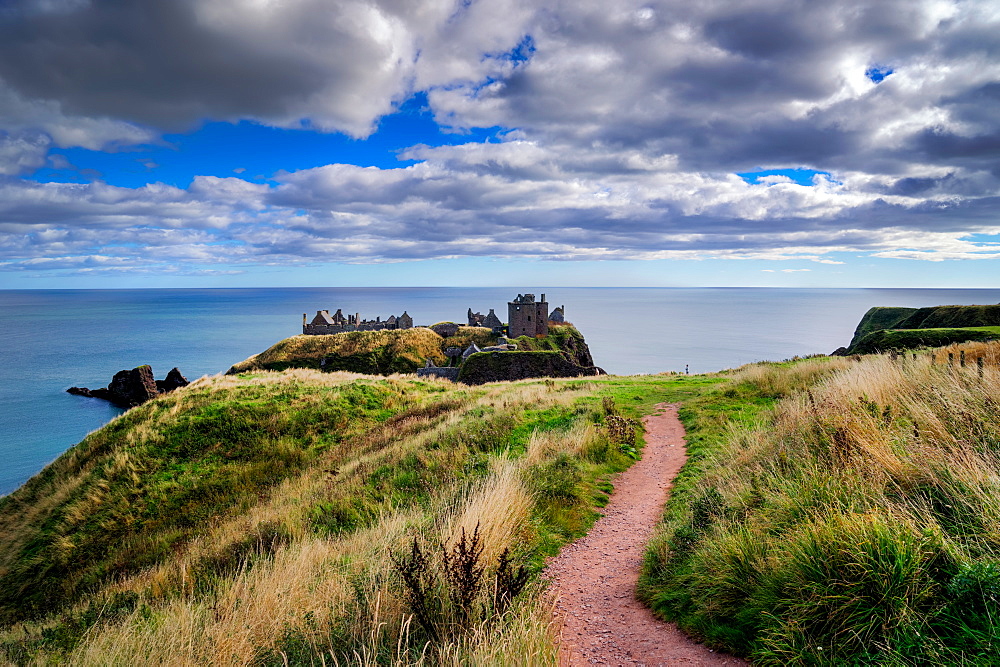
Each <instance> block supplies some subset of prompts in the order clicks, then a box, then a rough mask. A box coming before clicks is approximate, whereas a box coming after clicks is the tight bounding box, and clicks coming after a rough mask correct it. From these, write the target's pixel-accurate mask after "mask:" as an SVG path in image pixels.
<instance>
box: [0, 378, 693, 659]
mask: <svg viewBox="0 0 1000 667" xmlns="http://www.w3.org/2000/svg"><path fill="white" fill-rule="evenodd" d="M702 385H704V380H700V379H699V380H694V379H689V378H662V377H644V378H625V379H618V378H602V379H600V380H592V379H590V378H588V379H587V380H586V381H584V380H554V381H553V380H549V381H547V382H543V381H536V382H522V383H516V384H499V385H491V386H487V387H468V386H465V385H456V384H452V383H450V382H443V381H438V380H420V379H417V378H415V377H412V376H405V377H404V376H392V377H386V378H382V377H371V376H361V375H356V374H350V373H342V372H341V373H319V372H316V371H312V370H303V369H294V370H286V371H283V372H269V371H255V372H253V373H245V374H242V375H239V376H222V377H214V378H203V379H201V380H199V381H197V382H195V383H193V384H192V385H191V386H189V387H185V388H182V389H178V390H177V391H176V392H174V393H172V394H170V395H167V396H163V397H159V398H157V399H154V400H153V401H151V402H149V403H147V404H145V405H142V406H140V407H138V408H134V409H132V410H130V411H128V412H127V413H125V414H124V415H122V416H121V417H119V418H118V419H116V420H114V421H112V422H111V423H109V424H108V425H107V426H105V427H104V428H102V429H100V430H98V431H96V432H94V433H93V434H91V435H90V436H88V437H87V438H86V439H85V440H84V441H83V442H81V443H80V444H79V445H77V446H76V447H74V448H72V449H71V450H69V451H68V452H67V453H66V454H64V455H63V456H62V457H60V458H59V459H58V460H56V461H55V462H54V463H52V464H51V465H50V466H48V467H47V468H46V469H45V470H44V471H43V472H42V473H40V474H39V475H37V476H36V477H35V478H33V479H32V480H30V481H29V482H28V483H27V484H26V485H25V486H24V487H22V488H21V489H19V490H18V491H16V492H14V493H13V494H11V495H10V496H7V497H5V498H3V499H0V538H2V539H0V662H3V659H4V657H6V658H7V659H9V660H11V661H13V662H15V663H17V664H26V663H35V662H39V663H73V664H94V665H98V664H101V665H103V664H130V665H133V664H148V665H159V664H164V663H170V664H191V665H195V664H208V663H213V664H219V663H220V662H223V663H232V664H282V663H284V662H285V661H288V663H290V664H313V663H315V664H319V663H321V662H322V660H323V659H325V660H326V661H327V662H331V661H332V660H333V659H337V660H339V661H340V662H341V663H342V664H343V663H344V662H345V661H348V662H350V661H352V660H355V656H359V655H360V656H367V657H366V658H365V659H364V660H365V661H366V662H367V663H368V664H373V663H386V662H399V663H401V664H410V663H416V662H418V661H419V660H420V659H421V656H424V657H425V658H426V659H429V660H431V661H432V662H434V663H435V664H498V663H500V662H503V661H504V660H506V659H507V658H508V657H509V656H512V655H518V656H523V657H524V659H525V660H526V661H527V662H529V663H531V664H554V662H555V647H554V646H553V644H552V640H551V635H550V633H549V624H550V617H549V612H548V610H547V609H546V608H545V607H544V605H543V604H542V602H541V597H540V596H541V592H540V589H539V588H538V586H537V585H536V584H535V583H532V578H533V576H534V573H535V572H537V570H538V569H539V568H540V567H541V565H542V563H543V560H544V558H545V556H547V555H551V554H553V553H554V552H555V551H556V550H557V549H558V547H559V545H561V544H563V543H565V542H566V541H567V540H568V539H570V538H572V537H574V536H578V535H580V534H581V533H582V532H583V531H584V530H585V529H586V527H587V526H588V525H590V523H591V522H592V521H593V519H594V518H595V517H596V514H595V512H594V509H593V507H594V504H595V503H598V504H599V503H601V502H602V500H603V499H605V498H606V497H607V496H606V494H605V493H604V491H602V490H601V487H603V488H608V487H607V486H606V482H604V481H602V480H604V479H606V478H607V476H608V475H609V474H611V473H612V472H613V471H616V470H620V469H622V468H624V467H626V466H627V465H628V464H629V463H630V462H631V460H632V458H631V455H632V454H634V451H635V450H634V449H633V444H639V443H633V441H631V440H622V439H620V438H621V436H614V437H615V438H617V439H614V440H613V439H611V435H609V432H608V430H607V428H606V426H605V421H606V420H607V419H609V418H610V417H611V415H618V416H621V413H619V409H618V408H616V407H615V403H614V400H613V397H616V396H617V397H618V398H619V401H620V403H621V405H622V407H621V412H622V413H624V415H625V416H629V417H637V416H639V415H640V414H642V412H640V411H638V410H637V409H636V408H635V407H633V406H639V409H640V410H648V409H649V408H650V407H651V406H652V404H653V403H655V402H657V401H662V400H676V398H677V397H678V396H679V395H683V394H684V393H685V392H689V393H690V392H691V391H698V390H699V388H700V386H702ZM602 397H607V398H608V399H609V401H611V402H610V403H609V402H603V403H602ZM616 418H618V417H616ZM442 544H444V545H445V546H446V552H447V553H451V554H453V555H454V557H455V558H459V557H461V558H466V560H465V561H463V562H465V563H466V565H468V566H469V567H471V568H472V571H476V572H481V573H482V574H481V576H482V577H484V578H483V579H482V581H481V584H476V585H475V586H473V587H472V588H469V587H468V586H466V584H462V583H461V582H460V581H458V580H455V579H454V578H451V575H449V574H448V572H449V571H450V570H448V566H447V563H446V562H445V561H443V560H442V555H441V554H442V550H441V545H442ZM461 545H464V546H461ZM470 545H471V546H470ZM470 549H471V551H470ZM463 550H464V551H463ZM463 553H464V554H466V556H461V554H463ZM469 554H473V556H469ZM469 558H471V560H468V559H469ZM449 562H450V561H449ZM408 577H409V578H408ZM463 581H465V580H463ZM463 586H464V588H463ZM497 591H499V593H498V592H497ZM498 596H499V597H498ZM338 656H339V657H338Z"/></svg>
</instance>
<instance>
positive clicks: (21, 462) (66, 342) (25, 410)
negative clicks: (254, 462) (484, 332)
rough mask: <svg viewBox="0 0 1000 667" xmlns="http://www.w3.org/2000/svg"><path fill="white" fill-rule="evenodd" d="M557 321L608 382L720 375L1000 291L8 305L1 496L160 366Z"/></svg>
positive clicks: (309, 295) (82, 297)
mask: <svg viewBox="0 0 1000 667" xmlns="http://www.w3.org/2000/svg"><path fill="white" fill-rule="evenodd" d="M525 291H531V292H534V293H535V294H536V295H540V294H541V293H543V292H544V293H546V295H547V296H548V300H549V304H550V307H553V308H554V307H555V306H557V305H562V304H565V306H566V318H567V319H568V320H569V321H571V322H573V323H574V324H576V325H577V327H579V328H580V330H581V331H583V333H584V335H585V336H586V338H587V341H588V342H589V344H590V347H591V351H592V352H593V354H594V359H595V361H596V362H597V364H598V365H599V366H602V367H604V368H605V369H606V370H607V371H608V372H611V373H620V374H628V373H650V372H659V371H666V370H683V369H684V367H685V365H689V366H690V369H691V372H692V373H698V372H705V371H715V370H719V369H722V368H730V367H734V366H739V365H741V364H744V363H748V362H752V361H759V360H765V359H767V360H779V359H785V358H788V357H791V356H793V355H806V354H812V353H817V352H830V351H831V350H833V349H835V348H837V347H839V346H841V345H846V344H847V342H848V341H849V340H850V338H851V335H852V333H853V331H854V327H855V326H856V324H857V322H858V320H859V319H860V318H861V316H862V315H863V314H864V312H865V311H866V310H867V309H868V308H870V307H871V306H876V305H894V306H933V305H940V304H948V303H955V304H958V303H962V304H965V303H998V302H1000V290H899V289H868V290H859V289H844V290H841V289H830V290H817V289H759V288H705V289H688V288H677V289H670V288H564V287H560V288H553V287H549V288H541V287H534V286H529V287H514V288H488V289H487V288H467V289H466V288H437V287H434V288H343V289H341V288H286V289H177V290H171V289H163V290H30V291H0V350H2V357H0V405H2V406H3V409H2V410H0V461H2V466H0V494H4V493H9V492H10V491H12V490H13V489H15V488H17V486H19V485H20V484H22V483H24V481H26V480H27V479H28V478H29V477H31V476H32V475H34V474H35V473H36V472H38V471H39V470H40V469H41V468H42V467H43V466H44V465H45V464H47V463H48V462H49V461H51V460H53V459H54V458H56V457H57V456H58V455H59V454H61V453H62V452H63V451H65V450H66V449H67V448H68V447H69V446H71V445H72V444H74V443H76V442H78V441H79V440H80V439H81V438H82V437H83V436H84V435H86V434H87V433H88V432H89V431H91V430H93V429H95V428H98V427H100V426H101V425H102V424H104V423H105V422H107V421H108V420H109V419H111V418H112V417H113V416H114V415H116V414H118V410H116V409H115V408H113V407H111V406H110V405H108V404H107V403H105V402H103V401H100V400H96V399H88V398H83V397H80V396H71V395H69V394H67V393H65V390H66V388H68V387H70V386H72V385H78V386H85V387H92V388H93V387H100V386H104V385H106V384H107V383H108V381H109V380H110V379H111V376H112V375H114V373H115V372H117V371H119V370H121V369H123V368H133V367H135V366H138V365H140V364H150V365H151V366H152V367H153V370H154V372H155V374H156V376H157V377H158V378H162V377H163V376H164V375H165V374H166V372H167V371H168V370H170V368H172V367H173V366H178V367H180V369H181V371H182V372H183V373H184V374H185V375H186V376H187V377H188V378H189V379H194V378H196V377H200V376H201V375H205V374H212V373H221V372H225V370H226V369H227V368H228V367H229V366H230V365H232V364H233V363H235V362H237V361H240V360H242V359H245V358H246V357H248V356H250V355H251V354H254V353H256V352H260V351H261V350H263V349H265V348H267V347H268V346H270V345H271V344H272V343H274V342H276V341H277V340H280V339H281V338H285V337H287V336H291V335H294V334H297V333H299V332H300V331H301V322H302V313H309V315H310V317H311V316H312V315H313V314H315V311H316V310H319V309H329V310H331V311H333V310H336V309H337V308H343V310H344V312H345V313H355V312H360V313H361V314H362V316H365V317H375V316H376V315H378V316H381V317H383V318H385V317H388V316H389V315H399V314H400V313H402V312H403V310H407V311H408V312H409V313H410V315H412V316H413V318H414V320H415V322H416V323H417V324H431V323H434V322H439V321H441V320H452V321H459V322H461V321H464V318H465V312H466V309H467V308H469V307H472V309H473V310H475V311H479V312H483V313H486V312H488V310H489V308H495V309H496V311H497V313H498V314H500V315H501V317H503V314H504V313H506V303H507V301H508V300H510V299H512V298H513V297H514V296H516V294H517V293H518V292H525Z"/></svg>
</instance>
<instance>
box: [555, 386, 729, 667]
mask: <svg viewBox="0 0 1000 667" xmlns="http://www.w3.org/2000/svg"><path fill="white" fill-rule="evenodd" d="M643 422H644V423H645V425H646V447H645V450H644V451H643V456H642V460H641V461H639V462H637V463H636V464H635V465H633V466H632V467H631V468H629V469H628V470H626V471H625V472H623V473H622V474H621V475H620V476H619V477H618V479H617V480H616V481H615V492H614V493H613V494H612V496H611V502H609V503H608V505H607V507H605V508H604V510H603V511H604V517H603V518H601V519H600V520H598V521H597V523H596V524H594V527H593V528H592V529H591V531H590V533H588V534H587V535H586V536H585V537H583V538H581V539H579V540H577V541H576V542H574V543H573V544H571V545H569V546H568V547H566V548H565V549H563V551H562V553H561V554H560V555H559V556H557V557H556V558H554V559H553V560H552V561H551V562H550V563H549V565H548V567H547V568H546V576H547V577H548V578H549V579H550V580H551V582H552V585H551V588H550V590H551V591H552V592H553V593H554V594H555V596H556V613H557V615H558V617H559V620H560V621H561V623H562V629H561V632H560V642H561V643H560V664H561V665H588V664H596V665H650V666H652V665H743V664H745V663H744V662H743V661H742V660H739V659H737V658H733V657H731V656H726V655H721V654H718V653H714V652H712V651H711V650H710V649H708V648H706V647H705V646H703V645H701V644H698V643H695V642H694V641H692V640H691V639H689V638H688V637H687V636H686V635H685V634H684V633H682V632H681V631H680V630H678V629H677V627H676V626H675V625H673V624H672V623H665V622H663V621H661V620H659V619H657V618H656V617H654V616H653V614H652V612H650V611H649V609H647V608H646V607H645V606H644V605H643V604H642V603H641V602H639V601H638V600H636V599H635V586H636V582H637V581H638V580H639V568H640V567H641V565H642V557H643V554H644V552H645V548H646V543H647V542H648V541H649V538H650V536H651V535H652V532H653V528H654V527H655V526H656V524H657V522H658V521H659V519H660V515H661V513H662V511H663V503H664V502H665V501H666V499H667V492H668V490H669V489H670V483H671V481H672V480H673V479H674V477H675V476H676V475H677V472H678V471H679V470H680V469H681V466H682V465H684V459H685V458H686V453H685V451H684V427H683V426H681V423H680V421H679V420H678V419H677V406H676V405H669V404H666V403H661V404H660V405H658V406H657V412H656V413H654V414H653V415H650V416H648V417H646V418H645V419H644V420H643Z"/></svg>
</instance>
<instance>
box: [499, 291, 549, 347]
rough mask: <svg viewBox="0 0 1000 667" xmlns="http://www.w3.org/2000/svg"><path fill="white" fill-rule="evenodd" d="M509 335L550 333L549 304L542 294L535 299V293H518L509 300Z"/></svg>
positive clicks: (515, 336)
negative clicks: (538, 298) (539, 297)
mask: <svg viewBox="0 0 1000 667" xmlns="http://www.w3.org/2000/svg"><path fill="white" fill-rule="evenodd" d="M507 330H508V332H509V333H508V334H507V335H508V336H510V337H511V338H517V337H518V336H529V337H532V338H533V337H535V336H539V335H541V336H546V335H548V333H549V304H548V302H547V301H546V300H545V295H544V294H543V295H542V298H541V300H539V301H535V295H534V294H518V295H517V298H516V299H514V300H513V301H509V302H507Z"/></svg>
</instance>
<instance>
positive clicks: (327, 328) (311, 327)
mask: <svg viewBox="0 0 1000 667" xmlns="http://www.w3.org/2000/svg"><path fill="white" fill-rule="evenodd" d="M412 328H413V323H412V320H411V321H410V326H399V324H398V323H396V324H389V323H387V322H362V323H361V324H344V325H336V324H303V325H302V333H303V334H305V335H307V336H328V335H330V334H339V333H345V332H347V331H382V330H383V329H390V330H396V329H412Z"/></svg>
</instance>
